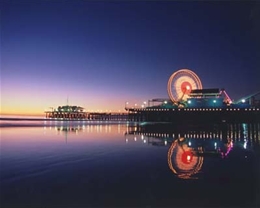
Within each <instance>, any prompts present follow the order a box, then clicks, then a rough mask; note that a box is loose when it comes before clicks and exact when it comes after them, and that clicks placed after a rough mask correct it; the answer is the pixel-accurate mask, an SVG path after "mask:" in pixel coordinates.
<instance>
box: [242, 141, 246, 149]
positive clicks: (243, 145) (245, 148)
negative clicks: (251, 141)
mask: <svg viewBox="0 0 260 208" xmlns="http://www.w3.org/2000/svg"><path fill="white" fill-rule="evenodd" d="M243 146H244V149H246V146H247V140H246V139H245V140H244V145H243Z"/></svg>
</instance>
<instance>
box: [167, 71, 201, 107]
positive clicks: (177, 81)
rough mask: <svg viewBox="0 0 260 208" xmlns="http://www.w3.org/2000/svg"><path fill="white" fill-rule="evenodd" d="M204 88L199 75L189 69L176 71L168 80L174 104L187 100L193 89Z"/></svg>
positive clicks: (169, 91)
mask: <svg viewBox="0 0 260 208" xmlns="http://www.w3.org/2000/svg"><path fill="white" fill-rule="evenodd" d="M196 89H202V84H201V81H200V79H199V77H198V76H197V75H196V74H195V73H194V72H193V71H191V70H189V69H180V70H178V71H176V72H174V73H173V74H172V75H171V76H170V78H169V81H168V87H167V90H168V95H169V97H170V99H171V101H172V102H173V103H174V104H178V103H180V102H181V101H186V100H187V98H188V96H189V94H190V92H191V91H192V90H196Z"/></svg>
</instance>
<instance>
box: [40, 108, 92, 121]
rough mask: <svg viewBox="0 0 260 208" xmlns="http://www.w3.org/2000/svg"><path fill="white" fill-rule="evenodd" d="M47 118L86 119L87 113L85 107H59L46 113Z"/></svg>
mask: <svg viewBox="0 0 260 208" xmlns="http://www.w3.org/2000/svg"><path fill="white" fill-rule="evenodd" d="M45 115H46V118H61V119H85V118H87V113H86V112H85V110H84V108H83V107H80V106H71V105H64V106H59V107H58V108H56V109H53V108H52V110H51V111H45Z"/></svg>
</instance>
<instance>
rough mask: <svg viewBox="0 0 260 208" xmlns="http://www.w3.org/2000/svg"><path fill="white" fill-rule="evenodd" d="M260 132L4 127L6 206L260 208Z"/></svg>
mask: <svg viewBox="0 0 260 208" xmlns="http://www.w3.org/2000/svg"><path fill="white" fill-rule="evenodd" d="M259 127H260V125H259V124H222V125H213V124H212V125H211V124H209V125H207V126H196V125H190V126H173V125H171V124H149V123H128V122H108V121H96V122H87V121H75V122H72V121H67V122H66V121H63V122H61V121H13V120H10V121H8V120H5V121H1V122H0V131H1V148H0V150H1V152H0V154H1V155H0V156H1V157H0V171H1V172H0V184H1V186H0V196H1V201H0V207H1V208H13V207H19V208H20V207H21V208H24V207H37V208H40V207H44V208H47V207H70V208H74V207H75V208H79V207H80V208H81V207H82V208H83V207H260V144H259V143H260V133H259V131H260V128H259Z"/></svg>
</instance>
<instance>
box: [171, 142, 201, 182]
mask: <svg viewBox="0 0 260 208" xmlns="http://www.w3.org/2000/svg"><path fill="white" fill-rule="evenodd" d="M182 141H183V138H179V139H177V140H175V141H174V142H173V143H172V144H171V147H170V148H169V151H168V165H169V168H170V169H171V171H172V172H173V173H174V174H176V175H177V176H178V177H179V178H182V179H192V178H193V177H192V175H196V174H197V173H198V172H199V171H200V169H201V167H202V164H203V157H201V156H198V155H197V154H196V153H195V152H194V151H193V150H192V148H190V147H188V146H187V144H185V143H183V144H180V142H182ZM202 152H203V151H202V148H201V147H200V148H199V149H198V153H202Z"/></svg>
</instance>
